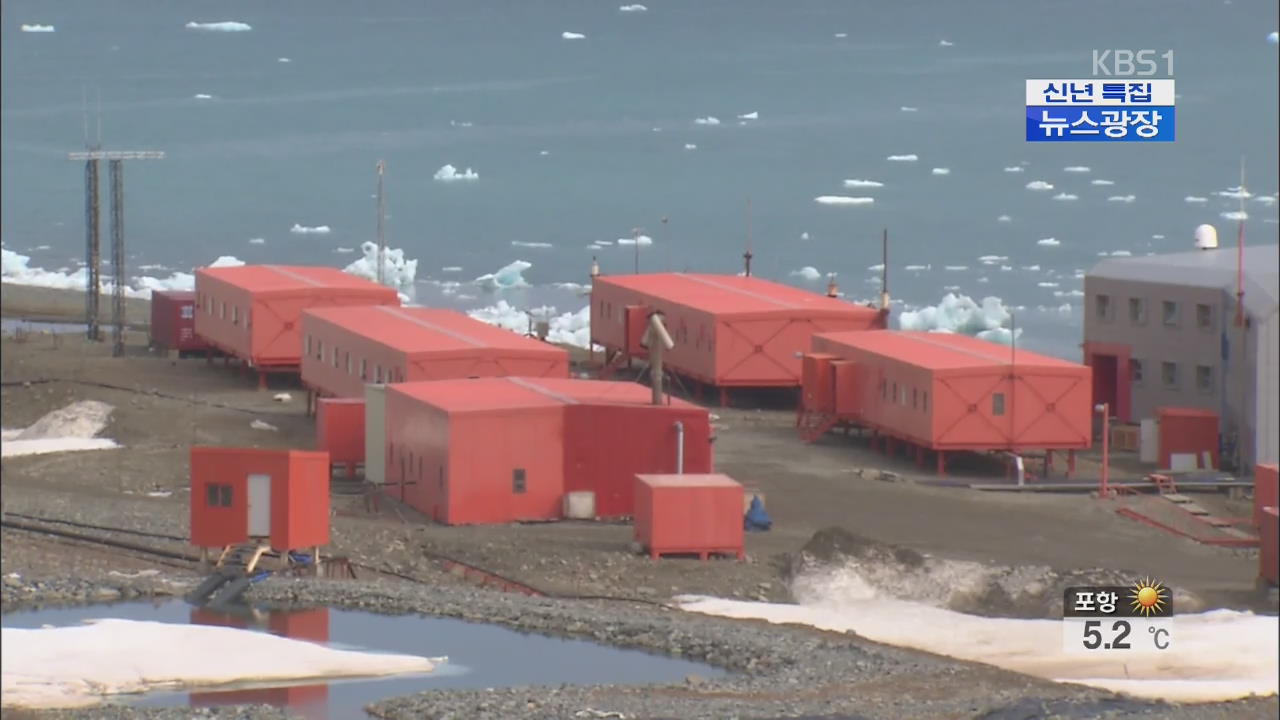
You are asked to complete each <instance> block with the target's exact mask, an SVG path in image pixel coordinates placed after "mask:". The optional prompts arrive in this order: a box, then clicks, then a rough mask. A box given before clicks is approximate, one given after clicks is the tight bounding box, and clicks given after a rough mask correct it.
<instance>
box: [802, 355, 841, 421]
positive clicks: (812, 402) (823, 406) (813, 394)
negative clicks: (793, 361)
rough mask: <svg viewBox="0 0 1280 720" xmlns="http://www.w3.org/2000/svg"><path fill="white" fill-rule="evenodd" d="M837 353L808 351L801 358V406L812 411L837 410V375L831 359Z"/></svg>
mask: <svg viewBox="0 0 1280 720" xmlns="http://www.w3.org/2000/svg"><path fill="white" fill-rule="evenodd" d="M835 359H836V356H835V355H829V354H826V353H808V354H806V355H805V356H804V357H802V358H801V359H800V366H801V371H800V385H801V388H802V390H803V392H802V393H801V395H800V406H801V407H802V408H804V409H805V410H809V411H810V412H819V413H829V412H833V411H834V410H835V388H834V387H833V382H834V380H835V375H834V373H833V372H832V370H831V361H832V360H835Z"/></svg>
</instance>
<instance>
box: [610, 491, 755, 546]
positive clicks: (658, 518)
mask: <svg viewBox="0 0 1280 720" xmlns="http://www.w3.org/2000/svg"><path fill="white" fill-rule="evenodd" d="M635 493H636V500H635V506H636V514H635V539H636V541H637V542H639V543H640V544H641V545H642V546H644V548H645V549H646V550H647V551H648V552H649V557H651V558H656V557H658V556H659V555H668V554H695V553H696V554H697V555H698V556H699V557H701V558H702V559H703V560H705V559H707V556H708V555H711V554H713V553H714V554H722V555H733V556H735V557H737V558H738V559H739V560H741V559H742V558H743V555H744V553H743V534H744V533H743V524H742V504H743V493H744V491H743V489H742V486H741V485H739V484H738V483H737V482H734V480H733V479H731V478H729V477H728V476H726V475H716V474H705V475H637V476H636V479H635Z"/></svg>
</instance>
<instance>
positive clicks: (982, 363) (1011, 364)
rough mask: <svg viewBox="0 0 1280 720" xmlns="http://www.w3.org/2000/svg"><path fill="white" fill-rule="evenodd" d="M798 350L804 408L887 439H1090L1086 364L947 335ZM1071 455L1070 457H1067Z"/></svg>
mask: <svg viewBox="0 0 1280 720" xmlns="http://www.w3.org/2000/svg"><path fill="white" fill-rule="evenodd" d="M813 350H814V352H812V353H808V354H807V357H805V358H803V360H804V366H805V368H806V371H807V372H806V373H805V388H804V392H803V393H802V399H803V400H804V402H805V405H804V406H803V408H802V412H803V413H805V414H808V415H809V416H810V417H811V418H814V419H815V422H814V423H813V424H812V427H813V428H816V429H817V430H820V431H821V432H825V430H826V429H829V428H830V427H832V426H834V425H835V424H836V423H837V422H840V421H844V422H848V423H851V424H853V425H857V426H861V427H865V428H869V429H872V430H874V431H876V432H877V433H878V434H879V435H883V436H884V437H885V438H886V444H891V443H893V442H894V441H902V442H906V443H908V444H910V445H913V446H914V447H915V448H916V450H917V454H916V457H917V460H918V461H922V460H923V453H922V452H921V451H922V450H932V451H935V452H937V453H938V468H939V471H942V470H944V469H945V455H944V453H945V452H947V451H963V450H1008V451H1012V452H1020V451H1023V450H1030V449H1037V450H1068V451H1069V452H1071V453H1073V454H1074V451H1075V450H1080V449H1085V448H1088V447H1090V445H1091V444H1092V440H1093V436H1092V407H1091V405H1090V403H1091V399H1090V392H1091V384H1090V380H1091V374H1090V369H1089V367H1087V366H1085V365H1080V364H1077V363H1073V362H1068V361H1066V360H1060V359H1058V358H1053V357H1049V356H1047V355H1040V354H1038V353H1033V352H1028V351H1026V350H1018V351H1017V352H1016V355H1015V354H1014V352H1013V350H1012V349H1011V348H1008V347H1004V346H1001V345H997V344H995V343H991V342H987V341H985V340H979V339H977V338H973V337H969V336H966V335H958V334H951V333H929V332H907V331H894V330H875V331H870V332H843V333H824V334H819V335H815V336H814V337H813ZM1073 457H1074V455H1073Z"/></svg>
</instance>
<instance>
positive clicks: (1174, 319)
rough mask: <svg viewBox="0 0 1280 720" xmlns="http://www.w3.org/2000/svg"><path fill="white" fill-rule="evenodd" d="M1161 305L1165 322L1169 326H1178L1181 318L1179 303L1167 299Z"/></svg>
mask: <svg viewBox="0 0 1280 720" xmlns="http://www.w3.org/2000/svg"><path fill="white" fill-rule="evenodd" d="M1161 307H1162V308H1163V310H1164V324H1165V325H1168V326H1169V327H1177V326H1178V320H1179V317H1178V303H1176V302H1174V301H1172V300H1165V301H1164V302H1163V303H1161Z"/></svg>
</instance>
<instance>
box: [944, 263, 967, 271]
mask: <svg viewBox="0 0 1280 720" xmlns="http://www.w3.org/2000/svg"><path fill="white" fill-rule="evenodd" d="M943 269H945V270H950V271H951V272H963V271H965V270H968V269H969V266H968V265H946V266H944V268H943Z"/></svg>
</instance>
